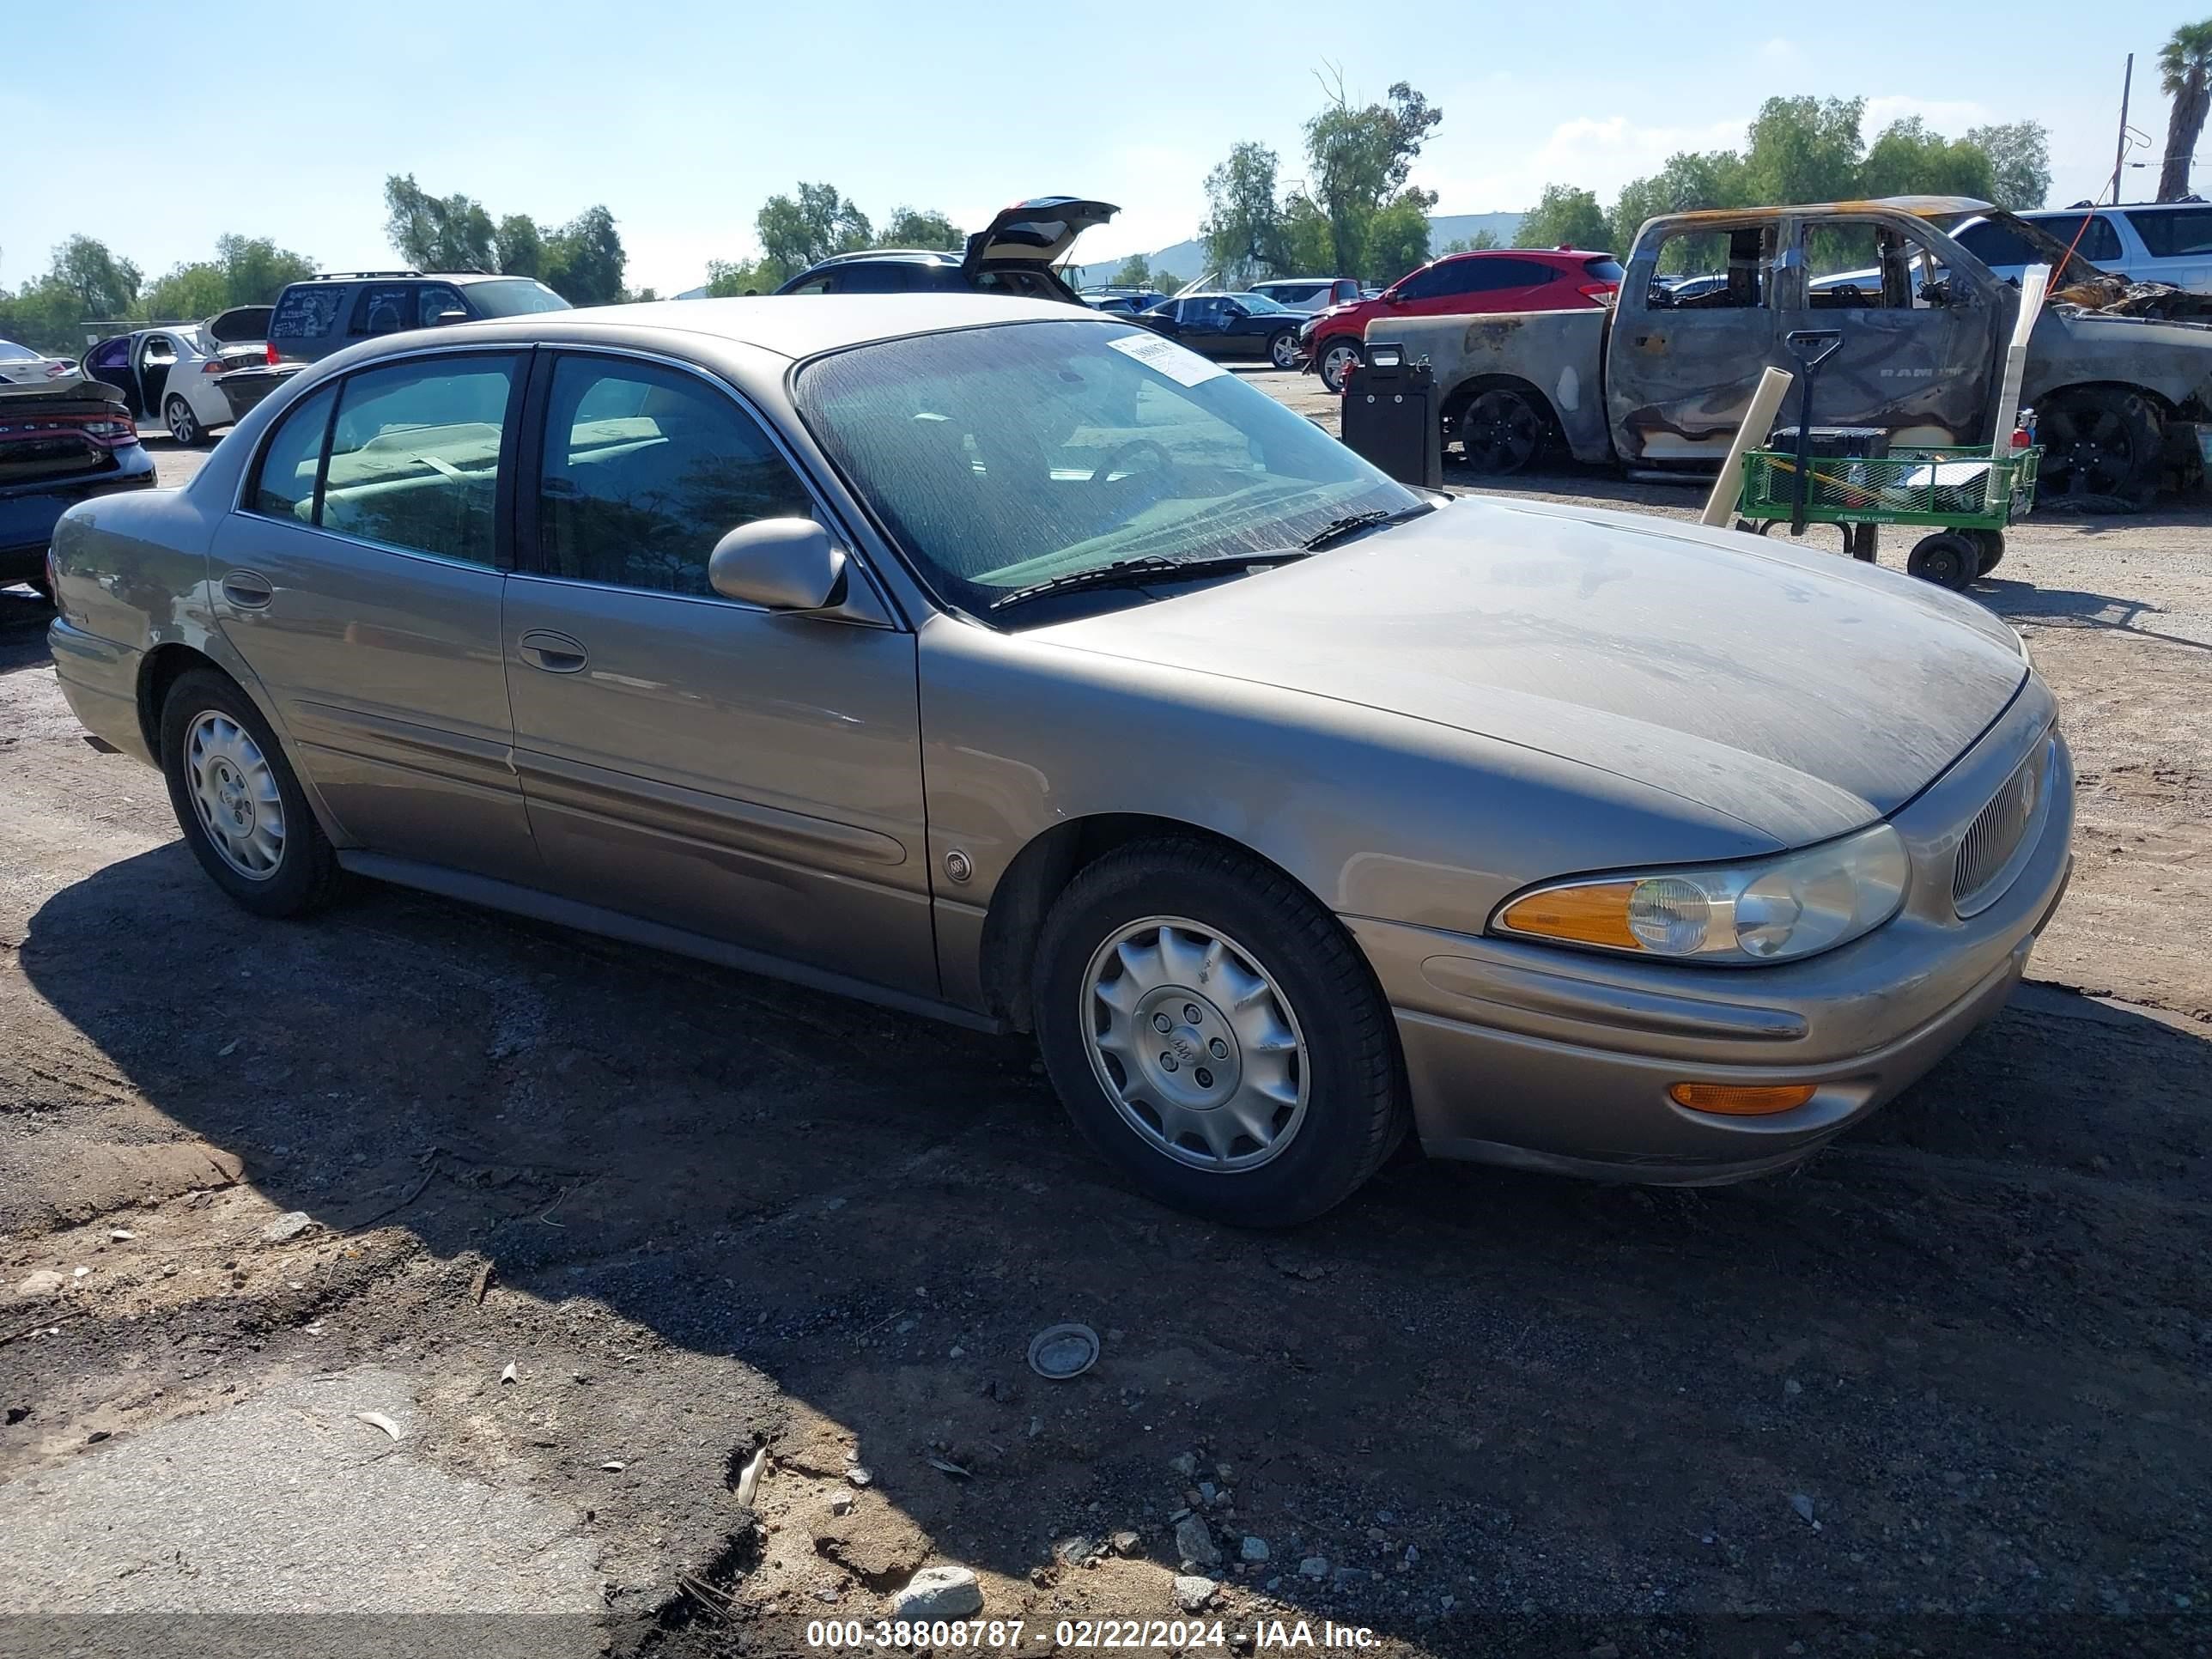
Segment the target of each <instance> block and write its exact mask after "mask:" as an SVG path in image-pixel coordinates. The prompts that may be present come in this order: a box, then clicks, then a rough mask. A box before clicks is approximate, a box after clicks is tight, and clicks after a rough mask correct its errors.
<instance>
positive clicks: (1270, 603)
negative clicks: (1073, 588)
mask: <svg viewBox="0 0 2212 1659" xmlns="http://www.w3.org/2000/svg"><path fill="white" fill-rule="evenodd" d="M1032 637H1038V638H1042V639H1048V640H1052V641H1056V642H1058V643H1060V644H1063V645H1066V646H1070V647H1077V648H1080V649H1084V650H1089V651H1095V652H1099V653H1107V654H1110V655H1115V656H1120V657H1127V658H1133V659H1142V660H1148V661H1152V662H1157V663H1160V664H1163V665H1170V666H1174V667H1178V668H1183V669H1188V670H1189V671H1193V672H1194V673H1202V674H1212V675H1221V676H1227V677H1231V678H1236V679H1239V680H1244V681H1251V682H1257V683H1261V684H1267V685H1272V686H1279V687H1282V688H1284V689H1285V690H1293V691H1297V692H1303V693H1306V694H1310V695H1311V696H1319V697H1327V698H1330V699H1334V700H1336V701H1339V702H1346V703H1352V704H1358V705H1361V706H1364V707H1366V708H1373V709H1376V710H1382V711H1388V712H1389V713H1391V714H1397V715H1401V716H1407V717H1410V718H1413V719H1416V720H1427V721H1432V722H1436V723H1437V724H1440V725H1443V726H1452V727H1455V728H1458V729H1460V730H1462V731H1465V732H1471V733H1476V734H1479V735H1480V736H1483V737H1486V738H1492V739H1496V740H1498V741H1501V742H1504V743H1508V744H1514V745H1516V746H1518V747H1521V748H1524V749H1528V750H1541V751H1542V752H1545V753H1547V754H1551V755H1554V756H1558V757H1563V758H1565V759H1567V760H1570V761H1574V762H1577V763H1582V764H1584V765H1588V766H1592V767H1595V768H1598V769H1601V770H1604V771H1607V772H1610V773H1613V774H1615V775H1620V776H1622V777H1626V778H1629V779H1632V780H1634V781H1637V782H1638V783H1642V784H1644V785H1646V786H1649V787H1655V788H1659V789H1663V790H1666V791H1668V793H1673V794H1674V795H1676V796H1679V797H1680V798H1682V799H1686V800H1690V801H1693V802H1696V803H1699V805H1703V806H1705V807H1706V808H1708V809H1710V810H1714V811H1720V812H1723V813H1725V814H1727V815H1728V816H1729V817H1733V818H1735V819H1736V820H1737V821H1738V822H1740V823H1743V824H1745V825H1747V826H1749V827H1751V828H1752V829H1756V830H1758V831H1759V832H1761V833H1762V834H1764V835H1765V836H1769V837H1771V839H1772V840H1773V841H1774V842H1776V843H1777V844H1778V845H1779V846H1801V845H1803V844H1806V843H1808V842H1814V841H1820V840H1823V839H1826V838H1827V837H1828V836H1836V835H1841V834H1844V832H1846V831H1848V830H1850V829H1857V828H1858V827H1860V826H1861V825H1863V824H1865V823H1869V822H1871V821H1872V820H1873V819H1875V818H1877V817H1886V816H1887V815H1888V814H1889V813H1891V812H1893V811H1896V810H1897V809H1898V808H1899V807H1900V806H1902V805H1905V802H1907V801H1909V800H1911V799H1912V798H1913V796H1915V795H1916V794H1917V793H1919V792H1920V791H1921V790H1922V789H1923V788H1925V787H1927V785H1928V784H1929V783H1930V782H1931V781H1934V780H1935V779H1936V777H1937V776H1938V775H1941V774H1942V772H1943V770H1944V769H1946V768H1947V767H1948V766H1949V765H1950V763H1952V762H1953V761H1954V760H1955V759H1956V758H1957V757H1959V756H1960V754H1961V753H1962V752H1963V751H1964V750H1966V748H1967V747H1968V746H1969V745H1970V744H1972V742H1973V741H1974V739H1975V738H1977V737H1978V736H1979V735H1980V734H1981V733H1982V732H1984V731H1985V730H1986V729H1987V728H1988V727H1989V726H1990V723H1991V722H1992V721H1993V720H1996V717H1997V716H1998V714H2001V713H2002V711H2003V709H2004V708H2005V707H2006V705H2007V704H2008V703H2009V702H2011V700H2012V698H2013V697H2014V696H2015V694H2017V692H2018V691H2019V690H2020V688H2021V684H2022V683H2023V681H2024V680H2025V678H2026V676H2027V664H2026V662H2025V660H2024V659H2023V658H2022V657H2021V653H2020V650H2019V647H2018V644H2017V641H2015V638H2014V636H2013V635H2012V634H2011V632H2010V630H2009V629H2007V628H2006V627H2005V626H2004V625H2003V624H2002V623H2000V622H1998V621H1996V619H1995V618H1994V617H1990V615H1989V614H1988V613H1987V612H1986V611H1983V610H1982V609H1981V607H1980V606H1978V605H1974V604H1973V603H1972V602H1971V601H1969V600H1965V599H1959V598H1958V597H1957V596H1955V595H1953V594H1950V593H1948V592H1943V591H1942V590H1941V589H1939V588H1936V587H1935V586H1932V585H1930V584H1928V583H1924V582H1920V581H1917V580H1912V579H1911V578H1908V577H1905V576H1902V575H1899V574H1895V573H1893V572H1887V571H1882V570H1879V569H1875V568H1870V567H1869V566H1866V565H1862V564H1858V563H1857V562H1853V561H1850V560H1847V559H1844V558H1843V557H1841V556H1838V555H1832V554H1826V553H1819V552H1811V551H1807V550H1801V549H1796V548H1791V547H1788V546H1784V545H1778V544H1771V543H1769V542H1766V541H1764V540H1759V539H1754V538H1752V537H1749V536H1741V535H1735V534H1733V533H1730V532H1717V531H1708V530H1703V529H1700V528H1699V527H1698V526H1692V525H1681V524H1675V523H1673V522H1669V521H1665V520H1653V519H1648V518H1638V517H1635V516H1632V515H1630V514H1627V513H1606V512H1601V511H1592V510H1589V509H1582V508H1568V507H1546V506H1539V505H1521V504H1515V505H1513V506H1510V507H1509V506H1504V505H1501V504H1498V503H1495V502H1492V501H1482V500H1477V499H1462V500H1460V501H1455V502H1454V503H1453V504H1452V505H1450V506H1449V507H1445V508H1443V509H1442V510H1441V511H1438V512H1437V513H1431V514H1430V515H1428V516H1427V517H1425V518H1423V519H1419V520H1413V521H1412V522H1410V523H1407V524H1404V525H1401V526H1397V527H1395V528H1392V529H1385V530H1382V531H1377V532H1372V533H1370V534H1369V535H1367V536H1365V537H1364V538H1361V539H1359V540H1358V541H1356V542H1352V543H1349V544H1346V545H1345V546H1342V547H1340V548H1336V549H1334V550H1330V551H1328V552H1325V553H1322V554H1319V555H1317V556H1315V557H1314V558H1312V559H1310V560H1304V561H1301V562H1298V563H1297V564H1292V565H1288V566H1285V567H1282V568H1278V569H1274V570H1269V571H1263V572H1261V573H1258V574H1253V575H1249V576H1247V577H1244V578H1242V579H1240V580H1234V581H1229V582H1223V583H1220V584H1218V585H1217V586H1212V587H1208V588H1203V589H1200V590H1199V591H1197V592H1190V593H1187V594H1184V595H1182V596H1180V597H1177V598H1175V599H1167V600H1163V601H1160V602H1158V603H1155V604H1152V605H1139V606H1135V607H1132V608H1130V609H1127V610H1122V611H1110V612H1107V613H1104V614H1103V615H1098V616H1093V617H1085V618H1082V619H1079V620H1077V621H1074V622H1069V623H1060V624H1057V625H1054V626H1053V627H1050V628H1048V629H1038V630H1036V632H1035V634H1034V635H1032Z"/></svg>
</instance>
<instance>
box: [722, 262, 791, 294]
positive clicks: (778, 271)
mask: <svg viewBox="0 0 2212 1659" xmlns="http://www.w3.org/2000/svg"><path fill="white" fill-rule="evenodd" d="M789 275H790V273H789V272H788V271H787V270H784V269H783V267H782V266H781V265H775V266H771V265H770V264H769V262H768V261H767V260H765V259H752V260H743V259H710V260H708V262H707V297H708V299H710V300H727V299H731V298H733V297H734V296H736V295H740V294H772V293H774V292H775V289H778V288H779V287H781V285H782V283H783V281H784V279H785V278H786V277H787V276H789Z"/></svg>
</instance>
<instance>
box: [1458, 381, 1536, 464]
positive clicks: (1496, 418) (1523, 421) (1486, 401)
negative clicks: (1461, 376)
mask: <svg viewBox="0 0 2212 1659" xmlns="http://www.w3.org/2000/svg"><path fill="white" fill-rule="evenodd" d="M1459 436H1460V444H1461V446H1462V447H1463V448H1464V449H1465V450H1466V451H1467V461H1468V465H1469V466H1472V467H1474V469H1475V470H1476V471H1480V472H1518V471H1520V470H1521V469H1522V467H1524V466H1526V465H1528V463H1529V462H1530V461H1532V460H1534V459H1535V456H1536V448H1537V446H1538V445H1539V444H1541V442H1542V441H1543V437H1544V426H1543V422H1541V420H1539V419H1538V418H1537V415H1536V411H1535V410H1533V409H1531V408H1530V407H1529V406H1528V399H1527V398H1524V397H1522V395H1521V394H1520V393H1519V392H1514V391H1511V390H1509V389H1507V388H1505V387H1502V386H1497V387H1492V389H1491V390H1490V391H1488V392H1481V393H1480V394H1478V395H1477V396H1476V398H1475V399H1474V402H1472V403H1470V404H1468V406H1467V412H1466V413H1465V414H1464V415H1462V416H1460V418H1459Z"/></svg>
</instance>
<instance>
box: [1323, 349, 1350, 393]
mask: <svg viewBox="0 0 2212 1659" xmlns="http://www.w3.org/2000/svg"><path fill="white" fill-rule="evenodd" d="M1358 363H1359V352H1358V349H1357V348H1356V347H1352V346H1348V345H1333V346H1331V347H1330V348H1329V349H1328V351H1327V352H1326V353H1325V354H1323V356H1322V360H1321V378H1322V384H1323V385H1324V386H1328V388H1329V390H1330V391H1332V392H1340V391H1342V390H1343V388H1344V377H1345V376H1346V375H1347V374H1351V373H1352V370H1353V369H1354V368H1357V367H1358Z"/></svg>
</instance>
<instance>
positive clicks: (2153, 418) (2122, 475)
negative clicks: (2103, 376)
mask: <svg viewBox="0 0 2212 1659" xmlns="http://www.w3.org/2000/svg"><path fill="white" fill-rule="evenodd" d="M2039 404H2040V406H2039V408H2038V409H2037V410H2036V439H2037V441H2038V442H2039V443H2040V444H2041V445H2042V446H2043V460H2042V463H2041V465H2039V468H2038V471H2037V477H2036V484H2035V493H2036V499H2037V500H2038V501H2045V502H2053V503H2058V504H2073V505H2075V506H2081V507H2088V506H2093V505H2095V504H2098V503H2100V502H2109V503H2111V504H2112V506H2114V507H2123V508H2125V507H2148V506H2149V505H2150V501H2151V498H2152V497H2153V496H2154V495H2156V494H2157V493H2158V482H2159V474H2160V471H2161V470H2162V469H2163V467H2164V465H2165V450H2166V422H2165V420H2164V418H2163V416H2161V415H2160V412H2159V410H2158V409H2157V407H2156V406H2155V405H2154V404H2152V403H2151V401H2150V400H2149V399H2148V398H2146V397H2144V396H2143V395H2142V393H2141V392H2131V391H2130V390H2128V389H2127V388H2126V387H2124V386H2077V387H2075V389H2074V390H2072V391H2070V392H2057V393H2054V394H2052V395H2051V397H2049V398H2047V399H2041V400H2039Z"/></svg>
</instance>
